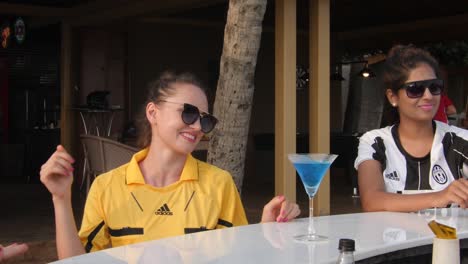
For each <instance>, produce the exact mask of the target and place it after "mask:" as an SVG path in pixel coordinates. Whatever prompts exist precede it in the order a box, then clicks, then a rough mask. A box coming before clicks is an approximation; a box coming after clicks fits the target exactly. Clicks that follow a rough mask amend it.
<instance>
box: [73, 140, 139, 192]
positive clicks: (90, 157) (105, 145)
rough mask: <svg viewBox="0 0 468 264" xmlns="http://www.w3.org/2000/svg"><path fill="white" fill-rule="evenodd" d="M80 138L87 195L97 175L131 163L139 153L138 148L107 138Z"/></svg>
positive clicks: (83, 181) (83, 180) (82, 183)
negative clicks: (134, 155) (133, 157)
mask: <svg viewBox="0 0 468 264" xmlns="http://www.w3.org/2000/svg"><path fill="white" fill-rule="evenodd" d="M80 138H81V142H82V144H83V149H84V156H85V160H84V169H83V179H82V182H81V188H83V185H84V183H85V182H86V193H88V191H89V187H90V185H91V182H92V180H93V179H94V178H95V177H96V176H97V175H99V174H101V173H104V172H106V171H109V170H112V169H114V168H117V167H118V166H120V165H123V164H125V163H127V162H129V161H130V159H131V158H132V156H133V154H135V153H136V152H137V151H138V149H137V148H134V147H132V146H128V145H125V144H122V143H120V142H118V141H115V140H112V139H109V138H105V137H98V136H93V135H86V134H82V135H80Z"/></svg>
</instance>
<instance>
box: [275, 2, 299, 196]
mask: <svg viewBox="0 0 468 264" xmlns="http://www.w3.org/2000/svg"><path fill="white" fill-rule="evenodd" d="M275 8H276V10H275V13H276V15H275V17H276V18H275V27H276V28H275V193H276V194H277V195H278V194H284V195H285V196H286V197H287V198H288V199H289V200H291V201H296V171H295V170H294V167H293V166H292V164H291V162H290V161H289V160H288V157H287V154H288V153H295V152H296V0H276V2H275Z"/></svg>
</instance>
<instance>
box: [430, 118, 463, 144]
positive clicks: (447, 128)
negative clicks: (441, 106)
mask: <svg viewBox="0 0 468 264" xmlns="http://www.w3.org/2000/svg"><path fill="white" fill-rule="evenodd" d="M434 122H436V126H437V129H436V131H437V132H436V133H438V134H440V135H441V136H442V137H444V136H445V135H446V134H447V133H455V134H456V135H457V136H458V137H461V138H463V139H465V140H468V130H466V129H464V128H460V127H457V126H451V125H448V124H445V123H443V122H439V121H434Z"/></svg>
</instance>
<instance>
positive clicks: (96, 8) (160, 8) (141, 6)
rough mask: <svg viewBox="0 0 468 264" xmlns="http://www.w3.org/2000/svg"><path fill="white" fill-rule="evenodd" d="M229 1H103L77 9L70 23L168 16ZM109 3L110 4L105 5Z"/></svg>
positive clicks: (95, 22) (92, 23) (84, 24)
mask: <svg viewBox="0 0 468 264" xmlns="http://www.w3.org/2000/svg"><path fill="white" fill-rule="evenodd" d="M226 1H227V0H192V1H187V0H171V1H154V0H133V1H118V2H117V4H116V3H113V1H109V0H102V1H98V2H97V3H90V4H88V5H83V6H80V7H79V8H76V9H75V11H74V13H73V15H74V17H73V18H71V20H70V23H71V24H72V25H73V26H89V25H95V24H101V23H112V22H114V21H116V20H122V19H126V18H129V17H137V16H142V15H147V14H156V15H157V14H163V13H165V14H167V13H168V12H171V11H172V12H173V11H175V10H177V11H180V10H186V9H193V8H194V7H196V8H199V7H204V6H208V5H212V4H216V3H222V2H226ZM105 3H108V4H105Z"/></svg>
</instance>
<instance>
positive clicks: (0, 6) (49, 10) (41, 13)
mask: <svg viewBox="0 0 468 264" xmlns="http://www.w3.org/2000/svg"><path fill="white" fill-rule="evenodd" d="M69 13H70V8H57V7H43V6H36V5H21V4H8V3H0V14H11V15H16V16H36V17H37V16H38V17H63V16H66V15H68V14H69Z"/></svg>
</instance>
